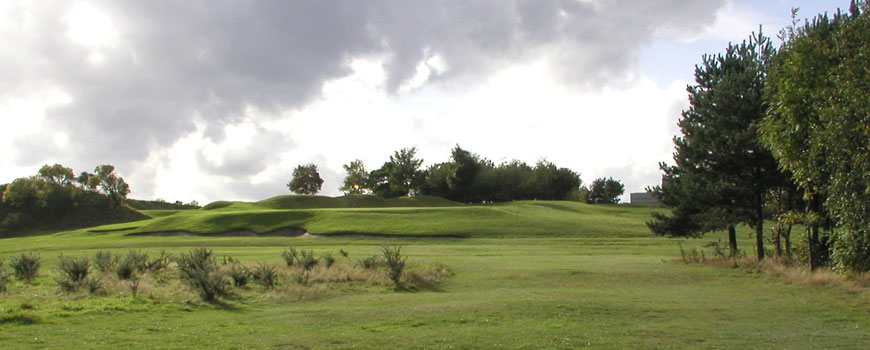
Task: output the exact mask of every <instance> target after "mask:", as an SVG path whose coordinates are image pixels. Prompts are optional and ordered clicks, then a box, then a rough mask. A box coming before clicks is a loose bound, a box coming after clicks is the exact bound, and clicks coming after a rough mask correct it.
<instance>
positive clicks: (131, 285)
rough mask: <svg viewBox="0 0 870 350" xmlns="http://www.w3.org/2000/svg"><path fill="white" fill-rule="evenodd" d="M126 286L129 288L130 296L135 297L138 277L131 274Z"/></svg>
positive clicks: (137, 292)
mask: <svg viewBox="0 0 870 350" xmlns="http://www.w3.org/2000/svg"><path fill="white" fill-rule="evenodd" d="M127 287H128V288H130V296H132V297H133V298H134V299H135V298H136V295H138V294H139V277H136V275H133V277H131V278H130V280H129V281H127Z"/></svg>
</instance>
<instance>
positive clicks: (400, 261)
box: [381, 245, 408, 287]
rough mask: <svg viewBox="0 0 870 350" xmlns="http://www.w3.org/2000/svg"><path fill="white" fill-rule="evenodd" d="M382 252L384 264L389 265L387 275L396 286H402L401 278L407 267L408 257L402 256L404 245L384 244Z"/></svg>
mask: <svg viewBox="0 0 870 350" xmlns="http://www.w3.org/2000/svg"><path fill="white" fill-rule="evenodd" d="M381 252H382V253H383V255H384V265H386V266H387V275H388V276H390V280H392V281H393V284H395V285H396V287H400V283H399V278H401V277H402V271H403V270H404V269H405V262H406V261H407V260H408V257H403V256H402V247H401V246H396V247H390V246H387V245H385V246H383V247H382V248H381Z"/></svg>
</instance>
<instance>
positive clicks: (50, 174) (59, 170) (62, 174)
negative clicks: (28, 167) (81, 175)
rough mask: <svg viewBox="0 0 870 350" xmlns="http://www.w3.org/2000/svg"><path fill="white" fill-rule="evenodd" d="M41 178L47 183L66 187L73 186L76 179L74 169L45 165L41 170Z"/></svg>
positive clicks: (57, 165) (58, 165)
mask: <svg viewBox="0 0 870 350" xmlns="http://www.w3.org/2000/svg"><path fill="white" fill-rule="evenodd" d="M39 177H40V178H42V179H43V180H45V181H47V182H50V183H53V184H58V185H64V186H67V185H71V184H72V183H73V181H74V180H75V179H76V177H75V174H74V173H73V170H72V169H70V168H67V167H65V166H63V165H60V164H55V165H51V166H49V165H47V164H46V165H43V166H42V168H40V169H39Z"/></svg>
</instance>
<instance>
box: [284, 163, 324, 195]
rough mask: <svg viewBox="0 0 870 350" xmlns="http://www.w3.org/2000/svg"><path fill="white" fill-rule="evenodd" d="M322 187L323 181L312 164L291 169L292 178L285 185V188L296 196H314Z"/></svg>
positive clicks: (315, 166)
mask: <svg viewBox="0 0 870 350" xmlns="http://www.w3.org/2000/svg"><path fill="white" fill-rule="evenodd" d="M322 186H323V179H322V178H320V173H319V172H317V165H314V164H305V165H297V166H296V169H293V178H292V179H290V182H289V183H287V188H289V189H290V191H292V192H293V193H298V194H316V193H317V192H320V188H321V187H322Z"/></svg>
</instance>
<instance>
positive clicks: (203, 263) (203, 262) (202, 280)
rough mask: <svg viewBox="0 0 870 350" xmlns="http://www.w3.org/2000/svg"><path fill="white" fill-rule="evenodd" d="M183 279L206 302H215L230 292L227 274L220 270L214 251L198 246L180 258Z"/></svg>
mask: <svg viewBox="0 0 870 350" xmlns="http://www.w3.org/2000/svg"><path fill="white" fill-rule="evenodd" d="M177 262H178V271H179V272H180V273H181V279H182V281H183V282H184V283H185V284H187V285H188V286H190V287H191V288H192V289H193V290H195V291H196V292H197V293H199V295H200V297H202V300H203V301H205V302H214V301H215V300H216V299H217V298H218V297H223V296H227V295H228V294H229V285H228V283H227V280H226V279H225V278H224V277H226V275H225V274H224V273H223V272H221V271H220V270H218V268H217V263H215V260H214V257H213V256H212V251H211V250H208V249H205V248H196V249H194V250H191V251H190V252H188V253H182V254H181V256H180V257H179V258H178V261H177Z"/></svg>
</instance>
